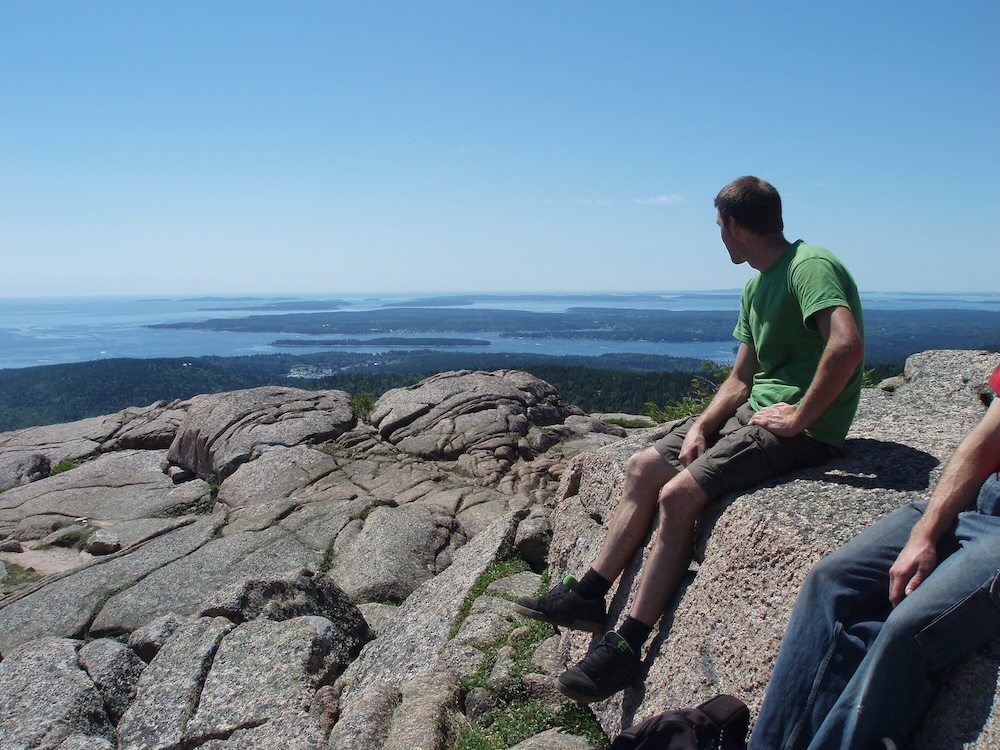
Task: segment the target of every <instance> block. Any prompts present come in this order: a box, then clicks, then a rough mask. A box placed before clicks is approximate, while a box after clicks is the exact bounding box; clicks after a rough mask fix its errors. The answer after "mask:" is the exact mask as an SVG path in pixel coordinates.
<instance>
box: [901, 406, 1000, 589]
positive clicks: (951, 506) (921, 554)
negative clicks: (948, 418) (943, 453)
mask: <svg viewBox="0 0 1000 750" xmlns="http://www.w3.org/2000/svg"><path fill="white" fill-rule="evenodd" d="M997 469H1000V397H998V398H994V399H993V403H992V404H990V408H989V409H988V410H987V412H986V416H985V417H983V421H982V422H980V423H979V424H978V425H976V426H975V427H973V428H972V431H971V432H969V434H968V435H966V436H965V439H964V440H963V441H962V443H961V445H959V446H958V449H957V450H956V451H955V453H954V455H953V456H952V457H951V459H950V460H949V461H948V463H947V465H946V466H945V467H944V471H943V472H942V473H941V479H939V480H938V483H937V485H936V486H935V487H934V492H933V493H932V494H931V499H930V500H929V501H928V503H927V510H925V511H924V515H923V517H922V518H921V519H920V520H919V521H917V523H916V524H915V525H914V527H913V529H912V531H911V532H910V539H909V541H908V542H907V543H906V546H905V547H903V549H902V551H901V552H900V553H899V556H898V557H897V558H896V562H894V563H893V564H892V567H891V568H890V569H889V601H890V602H892V605H893V606H896V605H897V604H899V603H900V602H901V601H903V597H904V596H906V595H907V594H910V593H912V592H913V591H914V590H915V589H916V588H917V586H919V585H920V584H921V583H923V582H924V581H925V580H926V579H927V576H929V575H930V574H931V572H932V571H933V570H934V568H936V567H937V562H938V559H937V543H938V541H939V540H940V539H941V535H942V534H944V533H945V532H946V531H947V530H948V529H950V528H951V526H952V524H954V523H955V519H956V518H958V514H959V513H961V512H962V511H963V510H968V509H969V508H970V507H971V506H972V504H973V503H974V502H975V500H976V495H977V494H978V492H979V488H980V487H981V486H982V484H983V482H985V481H986V478H987V477H988V476H989V475H990V474H992V473H993V472H995V471H997Z"/></svg>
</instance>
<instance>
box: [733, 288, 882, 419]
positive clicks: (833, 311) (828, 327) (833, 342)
mask: <svg viewBox="0 0 1000 750" xmlns="http://www.w3.org/2000/svg"><path fill="white" fill-rule="evenodd" d="M813 318H814V320H815V321H816V326H817V328H818V329H819V332H820V335H821V336H822V337H823V340H824V341H826V346H824V348H823V354H822V356H821V357H820V360H819V365H818V366H817V367H816V374H815V375H813V379H812V382H810V383H809V388H808V389H807V390H806V393H805V395H804V396H803V397H802V401H800V402H799V403H798V405H797V406H792V405H791V404H786V403H784V402H782V403H778V404H774V405H773V406H766V407H764V408H763V409H761V410H760V411H758V412H757V413H756V414H754V415H753V417H752V418H751V420H750V424H757V425H760V426H761V427H765V428H767V429H768V430H770V431H771V432H773V433H774V434H775V435H778V436H779V437H793V436H795V435H798V434H799V433H800V432H802V431H803V430H805V429H807V428H808V427H809V425H811V424H812V423H813V422H815V421H816V420H817V419H819V416H820V415H821V414H822V413H823V412H824V411H825V410H826V408H827V407H828V406H829V405H830V404H832V403H833V400H834V399H835V398H837V396H838V395H840V392H841V391H842V390H844V386H846V385H847V383H848V382H849V381H850V379H851V377H852V376H853V375H854V370H855V368H857V366H858V365H859V364H860V363H861V362H862V361H863V360H864V357H865V346H864V342H863V341H862V340H861V333H860V332H859V331H858V326H857V324H856V323H855V322H854V315H853V314H852V313H851V310H850V308H847V307H842V306H837V307H828V308H826V309H824V310H820V311H819V312H817V313H815V314H814V315H813Z"/></svg>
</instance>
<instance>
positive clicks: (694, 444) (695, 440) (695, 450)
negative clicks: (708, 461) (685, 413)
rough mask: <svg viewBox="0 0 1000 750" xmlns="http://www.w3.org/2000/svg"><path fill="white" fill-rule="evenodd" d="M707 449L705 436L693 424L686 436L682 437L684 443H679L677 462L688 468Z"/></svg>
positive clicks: (696, 424)
mask: <svg viewBox="0 0 1000 750" xmlns="http://www.w3.org/2000/svg"><path fill="white" fill-rule="evenodd" d="M707 449H708V441H707V440H705V434H704V433H703V432H702V431H701V427H700V425H699V424H698V423H697V422H695V423H694V424H693V425H692V426H691V429H690V430H688V434H687V435H685V436H684V442H683V443H681V452H680V454H679V455H678V456H677V460H678V461H680V462H681V463H682V464H684V465H685V466H690V464H691V462H692V461H694V460H695V459H696V458H698V456H700V455H701V454H702V453H704V452H705V451H706V450H707Z"/></svg>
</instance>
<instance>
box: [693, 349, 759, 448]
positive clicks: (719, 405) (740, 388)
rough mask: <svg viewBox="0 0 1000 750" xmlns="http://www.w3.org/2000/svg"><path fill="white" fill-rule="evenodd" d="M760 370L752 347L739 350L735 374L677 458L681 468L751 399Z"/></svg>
mask: <svg viewBox="0 0 1000 750" xmlns="http://www.w3.org/2000/svg"><path fill="white" fill-rule="evenodd" d="M759 370H760V363H758V362H757V355H756V353H755V352H754V350H753V347H751V346H750V345H749V344H745V343H741V344H740V346H739V349H737V350H736V362H734V363H733V370H732V372H731V373H729V377H728V378H726V379H725V380H724V381H723V382H722V385H720V386H719V390H718V391H716V393H715V396H713V397H712V402H711V403H710V404H709V405H708V406H707V407H706V408H705V411H703V412H702V413H701V416H700V417H698V421H697V422H695V423H694V425H693V426H692V427H691V429H690V430H689V431H688V434H687V436H686V437H685V438H684V443H683V444H682V445H681V452H680V455H679V456H678V460H680V462H681V463H682V464H684V465H685V466H687V465H688V464H690V463H691V462H692V461H694V460H695V459H696V458H698V456H700V455H701V454H702V453H704V452H705V449H706V448H707V441H706V439H705V436H706V435H710V434H711V433H713V432H715V431H716V430H717V429H719V428H720V427H721V426H722V424H723V423H724V422H725V421H726V420H727V419H729V418H730V417H731V416H733V414H735V413H736V410H737V409H739V408H740V406H741V405H742V404H743V403H744V402H745V401H746V400H747V399H748V398H749V397H750V387H751V386H752V385H753V376H754V375H756V374H757V372H758V371H759Z"/></svg>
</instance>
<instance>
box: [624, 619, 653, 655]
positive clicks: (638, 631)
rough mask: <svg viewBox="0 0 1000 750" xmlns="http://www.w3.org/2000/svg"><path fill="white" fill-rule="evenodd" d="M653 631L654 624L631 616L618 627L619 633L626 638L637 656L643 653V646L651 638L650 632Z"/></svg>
mask: <svg viewBox="0 0 1000 750" xmlns="http://www.w3.org/2000/svg"><path fill="white" fill-rule="evenodd" d="M652 632H653V626H652V625H647V624H646V623H644V622H639V621H638V620H636V619H635V618H634V617H631V616H629V617H626V618H625V622H623V623H622V626H621V627H620V628H618V635H620V636H621V637H622V638H624V639H625V641H626V643H628V645H629V648H631V649H632V653H633V654H635V655H636V657H638V656H639V654H641V653H642V647H643V646H644V645H645V643H646V639H647V638H649V634H650V633H652Z"/></svg>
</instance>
